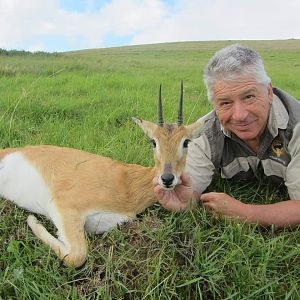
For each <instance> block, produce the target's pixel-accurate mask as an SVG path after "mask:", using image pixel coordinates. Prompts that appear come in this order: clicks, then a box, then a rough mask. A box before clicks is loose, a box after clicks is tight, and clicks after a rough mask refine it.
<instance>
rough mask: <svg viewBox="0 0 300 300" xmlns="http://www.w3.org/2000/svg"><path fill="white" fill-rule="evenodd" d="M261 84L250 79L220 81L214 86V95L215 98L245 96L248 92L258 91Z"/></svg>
mask: <svg viewBox="0 0 300 300" xmlns="http://www.w3.org/2000/svg"><path fill="white" fill-rule="evenodd" d="M260 87H261V84H260V83H258V82H257V81H256V80H254V79H251V78H248V79H247V80H246V79H244V78H242V79H236V80H219V81H217V82H216V83H215V84H214V88H213V90H214V95H215V98H227V97H230V96H231V95H239V94H245V93H248V92H255V91H258V90H259V89H260Z"/></svg>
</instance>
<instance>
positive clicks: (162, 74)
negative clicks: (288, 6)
mask: <svg viewBox="0 0 300 300" xmlns="http://www.w3.org/2000/svg"><path fill="white" fill-rule="evenodd" d="M229 43H230V42H190V43H171V44H159V45H147V46H134V47H122V48H112V49H100V50H97V49H95V50H85V51H78V52H69V53H62V54H57V53H56V54H53V55H47V54H45V53H39V54H37V55H33V54H29V53H23V52H22V53H20V54H18V53H13V54H14V55H7V53H5V52H1V53H0V54H1V55H0V90H1V93H0V147H2V148H4V147H14V146H22V145H26V144H55V145H61V146H71V147H75V148H79V149H84V150H86V151H90V152H94V153H97V154H100V155H106V156H110V157H112V158H114V159H117V160H121V161H124V162H130V163H138V164H143V165H152V164H153V159H152V153H151V149H150V148H151V147H150V146H149V144H148V141H147V139H146V138H145V136H144V135H143V133H142V132H141V130H140V129H139V128H137V126H135V125H134V124H133V122H132V121H131V116H138V117H142V118H145V119H148V120H152V121H156V119H157V116H156V110H157V106H156V101H157V93H158V86H159V84H160V83H162V85H163V100H164V110H165V118H166V119H167V120H168V121H174V120H176V114H177V101H178V97H179V93H180V81H181V80H183V81H184V86H185V96H184V119H185V123H190V122H193V121H195V120H196V119H197V118H198V117H199V116H201V115H203V114H205V113H207V112H208V111H209V110H210V108H211V107H210V105H209V104H208V103H207V100H206V92H205V89H204V86H203V83H202V70H203V67H204V66H205V64H206V62H207V60H208V59H209V57H210V56H211V55H212V54H213V53H214V52H215V51H216V50H217V49H220V48H221V47H223V46H224V45H228V44H229ZM244 44H247V45H250V46H253V47H255V48H256V49H257V50H259V52H260V53H261V55H262V57H263V59H264V61H265V65H266V68H267V71H268V73H269V74H270V76H271V77H272V79H273V84H274V86H278V87H280V88H283V89H285V90H286V91H288V92H289V93H291V94H292V95H294V96H295V97H296V98H298V99H300V88H299V87H300V63H299V62H300V51H299V50H300V41H298V40H288V41H260V42H258V41H251V42H244ZM210 189H211V190H217V191H225V192H227V193H230V194H231V195H233V196H234V197H236V198H238V199H242V200H243V201H245V202H249V203H250V202H251V203H272V202H276V201H279V200H281V199H286V198H287V197H288V196H287V193H286V191H285V190H284V189H278V187H276V186H270V185H267V184H266V183H264V182H260V181H253V182H248V183H245V184H243V185H241V184H238V183H232V182H227V181H224V180H221V179H220V178H215V179H214V181H213V183H212V186H211V187H210ZM0 215H1V219H0V299H299V298H300V268H299V265H300V242H299V241H300V229H299V228H295V229H293V230H276V228H273V227H272V228H269V229H264V228H260V227H257V226H255V225H247V224H241V223H238V222H234V221H230V220H226V219H222V218H217V217H215V216H211V215H209V214H208V213H207V212H206V211H205V210H204V209H203V208H202V207H200V206H199V207H197V208H196V209H194V210H192V211H187V212H184V213H170V212H167V211H165V210H164V209H162V208H161V207H160V206H159V205H154V206H153V207H151V208H149V209H147V210H146V211H145V212H144V213H142V214H141V215H140V216H139V217H138V219H137V220H136V221H135V222H133V223H131V224H126V225H124V226H121V227H119V228H116V229H114V230H111V231H109V232H107V233H105V234H103V235H97V236H96V235H94V236H88V242H89V249H90V251H89V254H88V259H87V263H86V264H85V265H84V266H83V267H82V268H79V269H72V268H65V267H63V266H62V265H61V262H60V261H59V260H58V259H57V258H56V256H55V255H54V254H53V253H52V252H51V251H49V249H48V248H47V247H46V246H44V245H43V244H42V243H41V242H40V241H39V240H37V238H36V237H35V236H34V235H33V234H32V232H31V231H30V230H29V229H28V227H27V225H26V217H27V215H28V213H27V212H25V211H23V210H21V209H19V208H16V207H15V206H14V205H12V204H11V203H9V202H7V201H4V200H3V201H0ZM43 222H44V223H46V227H47V228H48V229H49V230H50V231H51V232H55V229H54V228H53V225H52V224H51V223H50V222H48V221H47V220H43Z"/></svg>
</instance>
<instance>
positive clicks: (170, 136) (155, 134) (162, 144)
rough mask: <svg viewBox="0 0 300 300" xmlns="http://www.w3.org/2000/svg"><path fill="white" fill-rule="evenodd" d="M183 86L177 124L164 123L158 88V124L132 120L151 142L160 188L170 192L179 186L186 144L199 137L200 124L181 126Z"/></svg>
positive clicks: (201, 124)
mask: <svg viewBox="0 0 300 300" xmlns="http://www.w3.org/2000/svg"><path fill="white" fill-rule="evenodd" d="M182 101H183V83H182V82H181V93H180V98H179V109H178V120H177V123H174V124H170V123H165V122H164V119H163V110H162V98H161V85H160V87H159V96H158V124H154V123H152V122H149V121H144V120H141V119H137V118H133V120H134V121H135V123H136V124H138V125H139V126H140V127H141V128H142V129H143V131H144V132H145V133H146V134H147V135H148V137H149V138H150V140H151V143H152V146H153V150H154V151H153V152H154V159H155V168H156V172H157V176H158V182H159V184H160V186H161V187H162V188H164V189H166V190H172V189H174V188H175V186H176V185H177V184H180V183H181V180H180V176H181V174H182V172H183V171H184V168H185V162H186V155H187V149H188V144H189V142H190V141H191V140H192V139H194V138H197V137H199V135H200V132H201V130H202V127H203V123H202V122H195V123H193V124H191V125H187V126H184V125H183V114H182Z"/></svg>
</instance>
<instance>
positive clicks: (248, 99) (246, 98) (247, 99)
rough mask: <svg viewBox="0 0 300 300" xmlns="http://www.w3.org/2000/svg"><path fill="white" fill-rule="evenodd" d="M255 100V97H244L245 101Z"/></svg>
mask: <svg viewBox="0 0 300 300" xmlns="http://www.w3.org/2000/svg"><path fill="white" fill-rule="evenodd" d="M254 99H255V95H246V97H245V100H246V101H252V100H254Z"/></svg>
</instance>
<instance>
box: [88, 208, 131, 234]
mask: <svg viewBox="0 0 300 300" xmlns="http://www.w3.org/2000/svg"><path fill="white" fill-rule="evenodd" d="M131 220H132V219H131V218H130V217H128V216H125V215H121V214H116V213H112V212H94V213H91V214H89V215H88V216H87V218H86V222H85V227H84V228H85V230H86V231H87V232H89V233H96V234H99V233H103V232H105V231H107V230H109V229H111V228H113V227H116V226H117V225H118V224H122V223H125V222H129V221H131Z"/></svg>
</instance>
